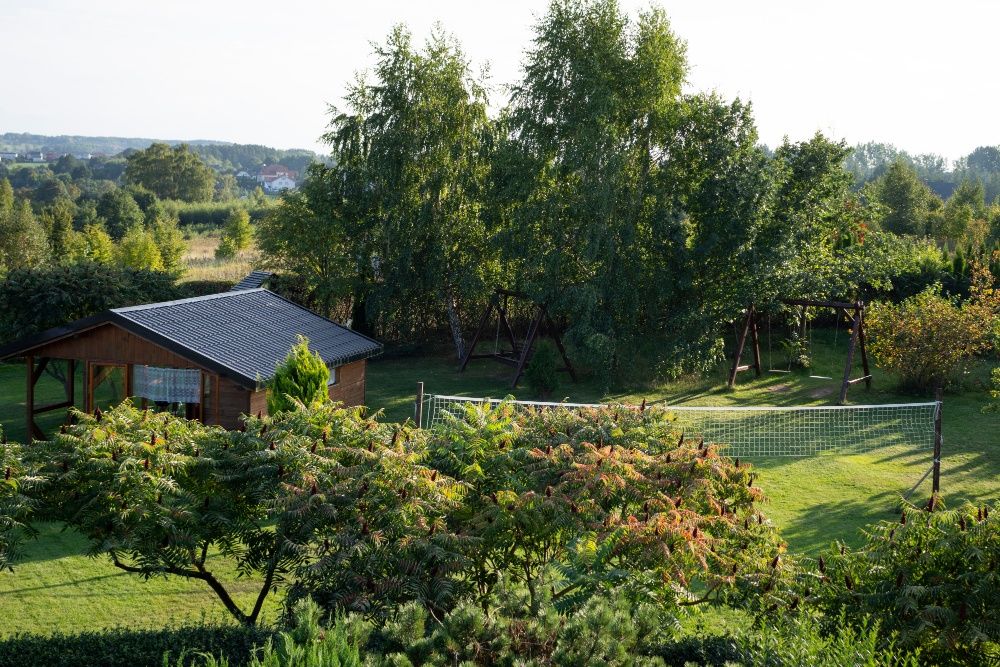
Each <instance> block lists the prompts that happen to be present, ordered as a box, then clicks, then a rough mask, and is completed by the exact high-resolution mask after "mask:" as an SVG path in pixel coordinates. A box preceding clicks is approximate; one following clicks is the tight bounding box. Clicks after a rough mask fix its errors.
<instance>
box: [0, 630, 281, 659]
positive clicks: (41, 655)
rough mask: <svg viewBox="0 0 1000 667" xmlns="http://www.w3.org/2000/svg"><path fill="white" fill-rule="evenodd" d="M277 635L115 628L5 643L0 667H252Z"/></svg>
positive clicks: (19, 637) (26, 637) (0, 648)
mask: <svg viewBox="0 0 1000 667" xmlns="http://www.w3.org/2000/svg"><path fill="white" fill-rule="evenodd" d="M272 634H273V631H272V630H268V629H264V628H259V627H246V626H236V625H180V626H177V627H172V628H164V629H157V630H137V629H132V628H114V629H110V630H102V631H99V632H83V633H80V634H75V635H69V634H55V635H36V634H21V635H14V636H11V637H8V638H6V639H0V667H33V666H34V665H38V666H42V665H44V666H45V667H81V666H82V665H101V666H102V667H119V666H120V667H146V666H147V665H148V667H161V666H162V665H163V662H164V660H163V657H164V655H166V654H169V655H170V656H171V662H173V661H174V660H175V659H176V658H177V656H179V655H180V654H181V653H182V652H185V651H187V652H189V653H190V652H200V653H210V654H212V655H215V656H216V657H225V658H227V659H228V660H229V664H230V665H243V664H245V663H246V662H248V660H249V657H250V655H251V652H252V651H253V649H254V648H255V647H257V646H261V645H263V644H264V643H265V642H266V641H267V639H268V638H269V637H271V636H272Z"/></svg>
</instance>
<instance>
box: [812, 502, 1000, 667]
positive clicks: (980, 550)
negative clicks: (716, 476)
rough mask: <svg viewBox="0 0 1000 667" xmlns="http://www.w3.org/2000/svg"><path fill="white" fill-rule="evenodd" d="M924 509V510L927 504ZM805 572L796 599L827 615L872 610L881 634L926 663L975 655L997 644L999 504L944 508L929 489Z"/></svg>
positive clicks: (855, 617)
mask: <svg viewBox="0 0 1000 667" xmlns="http://www.w3.org/2000/svg"><path fill="white" fill-rule="evenodd" d="M931 509H932V510H933V511H929V510H931ZM865 538H866V539H865V543H864V544H863V545H862V546H861V547H860V548H858V549H849V548H847V547H844V546H841V547H839V548H836V549H834V550H833V551H832V552H830V553H827V554H824V556H823V557H822V558H820V559H819V560H818V561H816V563H815V567H814V568H811V569H810V570H809V571H808V572H805V573H804V576H803V580H802V587H803V588H804V589H807V590H808V591H809V593H808V595H807V594H805V593H803V599H805V600H807V601H808V603H810V604H811V605H812V606H813V607H815V608H818V609H819V610H821V611H822V612H824V614H825V617H826V619H828V621H827V622H828V623H829V622H830V620H831V619H838V618H842V617H843V618H845V619H848V620H850V621H851V623H852V625H853V626H855V627H859V628H861V629H862V630H863V629H864V628H863V627H862V626H860V625H859V622H858V621H859V619H862V618H864V617H866V616H867V617H871V618H877V619H879V621H880V623H881V629H880V634H881V635H882V637H883V640H885V639H886V638H887V637H889V636H891V635H898V639H897V642H898V645H899V646H900V647H902V648H904V649H907V650H916V649H920V650H921V652H922V654H923V655H924V656H925V657H926V658H927V659H928V662H929V664H939V665H945V664H979V663H981V661H982V660H983V655H984V651H986V650H988V649H991V650H992V651H993V652H994V653H1000V650H998V644H1000V598H998V596H997V591H998V590H1000V572H998V564H1000V506H994V507H992V508H990V507H974V506H972V505H965V506H963V507H962V508H961V509H959V510H955V511H944V510H942V508H941V504H940V500H939V499H937V498H935V499H934V501H932V502H931V503H929V504H928V505H927V507H925V508H924V509H918V508H916V507H913V506H910V505H908V506H906V507H905V508H904V509H903V511H902V514H901V515H900V518H899V519H898V520H897V521H882V522H879V523H878V524H876V525H875V526H872V527H870V528H869V529H868V530H866V531H865Z"/></svg>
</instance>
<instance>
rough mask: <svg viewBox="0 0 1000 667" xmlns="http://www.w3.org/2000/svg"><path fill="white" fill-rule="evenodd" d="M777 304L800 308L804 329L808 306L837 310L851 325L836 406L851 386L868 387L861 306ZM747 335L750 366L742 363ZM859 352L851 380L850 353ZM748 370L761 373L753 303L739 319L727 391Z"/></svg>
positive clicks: (810, 302)
mask: <svg viewBox="0 0 1000 667" xmlns="http://www.w3.org/2000/svg"><path fill="white" fill-rule="evenodd" d="M781 302H782V303H784V304H786V305H788V306H796V307H798V308H801V309H802V317H801V321H802V323H803V327H805V321H806V310H807V309H808V308H809V307H816V308H833V309H834V310H835V311H837V317H838V318H840V317H844V318H846V319H847V320H848V321H849V322H850V323H851V340H850V344H849V345H848V348H847V359H846V360H845V362H844V378H843V381H842V382H841V385H840V398H839V400H838V401H837V402H838V403H839V404H840V405H843V404H844V403H846V402H847V390H848V389H850V388H851V385H854V384H857V383H858V382H864V383H865V386H866V387H868V388H869V389H870V388H871V386H872V374H871V370H870V368H869V366H868V348H867V345H866V342H867V341H866V339H865V305H864V303H863V302H861V301H855V302H854V303H847V302H844V301H821V300H814V299H782V300H781ZM748 335H749V336H750V339H751V341H752V351H753V363H752V364H743V363H742V358H743V348H744V347H746V342H747V336H748ZM859 349H860V351H861V365H862V368H863V370H864V374H863V375H861V376H860V377H856V378H852V377H851V374H852V372H853V367H854V354H855V352H856V351H857V350H859ZM751 368H753V369H754V370H755V371H756V373H757V377H760V375H761V372H762V371H761V364H760V344H759V342H758V338H757V311H756V309H755V308H754V306H753V304H750V307H749V308H747V312H746V315H745V317H744V319H743V327H742V328H741V329H740V334H739V337H738V339H737V341H736V352H735V354H734V355H733V365H732V366H731V367H730V370H729V386H730V388H732V387H733V386H734V385H735V384H736V376H737V375H738V374H739V373H740V372H742V371H745V370H749V369H751Z"/></svg>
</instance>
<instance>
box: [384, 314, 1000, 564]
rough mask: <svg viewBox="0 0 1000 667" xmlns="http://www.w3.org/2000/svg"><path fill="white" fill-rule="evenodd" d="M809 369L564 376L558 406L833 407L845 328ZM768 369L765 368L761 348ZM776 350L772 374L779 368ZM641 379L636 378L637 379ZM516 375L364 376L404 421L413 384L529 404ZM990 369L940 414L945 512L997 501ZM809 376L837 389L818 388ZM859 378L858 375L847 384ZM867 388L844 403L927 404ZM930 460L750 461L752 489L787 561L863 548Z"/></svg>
mask: <svg viewBox="0 0 1000 667" xmlns="http://www.w3.org/2000/svg"><path fill="white" fill-rule="evenodd" d="M813 336H814V342H813V367H812V368H811V369H810V370H808V371H795V372H792V373H767V372H765V373H764V375H763V377H761V378H759V379H758V378H755V377H754V376H753V373H752V372H744V373H741V374H740V377H739V382H738V383H737V386H736V388H735V389H734V390H729V389H728V388H727V387H726V369H724V368H719V369H717V371H716V372H715V373H713V374H710V375H709V376H708V377H705V378H688V379H681V380H678V381H676V382H670V383H657V382H650V383H645V384H643V385H642V386H631V387H611V388H608V387H606V386H605V385H607V384H608V383H607V382H606V381H605V380H603V379H602V378H590V379H588V380H586V381H583V382H580V383H578V384H574V383H572V382H570V381H569V378H568V377H565V376H564V381H563V383H562V385H561V386H560V388H559V390H558V391H557V392H556V398H555V399H550V400H560V399H565V400H567V401H569V402H581V403H589V402H615V401H621V402H631V403H636V404H638V403H640V402H641V401H642V400H643V399H645V400H646V401H647V403H652V402H657V403H663V404H666V405H713V406H714V405H719V406H726V405H733V406H735V405H778V406H783V405H834V404H836V401H837V398H838V392H839V390H840V378H842V377H843V364H844V359H845V354H846V347H847V338H846V335H845V333H844V331H843V330H840V331H834V330H825V331H824V330H817V331H816V332H814V334H813ZM762 346H763V349H764V357H765V358H764V366H765V368H769V367H771V364H770V363H769V361H768V358H767V357H768V354H767V346H766V340H765V342H764V343H763V345H762ZM778 357H779V355H778V352H777V346H775V349H774V354H773V365H774V367H778V368H781V369H786V368H787V365H786V364H785V363H784V362H783V361H781V360H779V358H778ZM645 370H646V369H637V371H636V372H637V374H642V375H647V374H646V373H644V372H642V371H645ZM511 371H512V369H511V368H510V367H508V366H505V365H501V364H498V363H495V362H492V361H490V360H483V361H474V362H471V363H470V365H469V367H468V369H467V370H466V371H465V372H464V373H459V372H458V363H457V361H456V360H455V359H454V357H453V356H449V355H448V354H447V353H441V354H437V355H432V356H421V357H414V358H403V359H395V358H392V359H384V360H376V361H374V362H372V363H371V364H370V365H369V370H368V401H367V402H368V405H369V406H370V407H371V408H373V409H382V410H384V411H385V415H386V417H387V418H388V419H393V420H400V419H406V418H408V417H409V418H412V416H413V412H414V399H415V396H416V386H417V382H419V381H422V382H424V384H425V391H426V392H427V393H435V394H450V395H456V396H490V397H493V398H502V397H504V396H506V395H514V396H515V397H517V398H522V399H529V400H530V399H533V398H535V397H534V396H532V393H531V391H530V390H528V389H526V388H524V387H519V388H518V389H517V390H516V391H511V390H510V389H509V388H508V384H509V381H510V376H511ZM987 371H988V365H987V364H983V366H982V367H981V368H979V369H978V370H977V372H976V373H974V374H973V375H971V376H970V377H969V378H968V379H967V385H968V386H969V388H968V389H967V390H966V391H963V392H960V393H949V394H946V395H945V399H944V412H943V416H944V417H943V424H944V426H943V432H944V447H943V449H942V472H941V491H942V493H943V494H944V497H945V501H946V503H948V504H949V505H952V506H957V505H959V504H961V503H962V502H965V501H969V502H974V503H981V502H986V501H997V500H1000V415H997V414H984V413H983V412H982V407H983V405H984V404H985V403H986V401H987V394H986V390H985V387H984V382H985V379H986V375H987ZM810 375H818V376H829V377H831V378H833V379H831V380H824V379H815V378H811V377H810ZM858 375H861V371H860V368H857V369H855V376H858ZM873 375H874V377H873V382H872V385H873V386H872V389H870V390H866V389H865V388H864V385H863V384H861V385H856V386H855V387H852V388H851V391H850V393H849V395H848V401H849V402H850V403H854V404H865V403H873V404H878V403H906V402H918V401H926V400H929V398H928V397H926V396H915V395H910V394H901V393H899V392H898V391H897V390H896V389H895V385H896V380H895V378H893V377H890V376H888V375H887V374H885V373H883V372H880V371H879V370H878V369H874V372H873ZM931 458H932V457H931V452H930V451H928V450H919V449H914V448H909V447H901V446H891V447H886V448H881V449H875V450H874V451H870V452H864V453H857V454H850V455H847V454H836V453H826V454H823V455H819V456H813V457H808V458H755V459H752V463H753V465H754V466H756V467H757V468H758V470H759V472H760V474H761V479H760V482H759V483H760V485H761V487H762V488H763V489H764V491H765V493H766V494H767V496H768V499H769V500H768V504H767V506H766V507H765V511H766V513H767V515H768V516H769V517H770V518H771V519H773V520H774V521H775V523H776V524H777V525H778V526H779V527H780V528H781V530H782V534H783V536H784V538H785V539H786V540H787V541H788V544H789V548H790V549H791V550H792V551H797V552H806V553H815V552H817V551H818V550H820V549H823V548H825V547H827V546H828V545H829V544H830V543H831V542H833V541H834V540H842V541H844V542H847V543H849V544H858V543H859V542H860V541H861V533H860V529H861V528H862V527H863V526H864V525H865V524H868V523H871V522H873V521H877V520H880V519H886V518H890V517H892V516H893V515H894V514H895V512H896V509H897V508H898V507H899V503H900V499H901V497H902V495H903V494H905V493H906V492H907V491H909V490H910V488H911V487H912V486H913V485H914V484H916V483H917V482H918V481H919V480H920V479H921V477H922V476H923V475H924V473H925V472H927V470H928V469H929V468H930V465H931ZM930 489H931V487H930V478H929V477H928V478H927V479H925V480H924V482H923V483H922V484H921V486H920V487H919V488H917V489H916V491H914V493H913V496H912V497H911V500H916V499H926V498H927V496H928V495H929V494H930Z"/></svg>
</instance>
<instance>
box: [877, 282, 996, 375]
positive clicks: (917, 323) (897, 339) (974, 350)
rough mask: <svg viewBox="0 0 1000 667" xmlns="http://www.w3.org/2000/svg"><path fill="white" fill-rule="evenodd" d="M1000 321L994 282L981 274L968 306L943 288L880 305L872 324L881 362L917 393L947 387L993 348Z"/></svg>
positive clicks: (937, 287) (935, 287)
mask: <svg viewBox="0 0 1000 667" xmlns="http://www.w3.org/2000/svg"><path fill="white" fill-rule="evenodd" d="M998 320H1000V296H998V292H997V291H996V290H995V289H993V287H992V277H991V276H990V275H989V274H988V272H986V271H984V270H983V269H982V268H979V269H977V271H976V278H975V280H974V287H973V294H972V296H971V297H970V299H968V300H967V301H965V302H964V303H963V302H960V301H959V300H958V299H957V298H955V297H951V298H949V297H946V296H943V295H942V294H941V287H940V285H935V286H932V287H929V288H927V289H925V290H924V291H923V292H920V293H919V294H917V295H915V296H913V297H910V298H908V299H906V300H904V301H902V302H901V303H899V304H892V303H875V304H872V306H871V307H870V308H869V309H868V313H867V315H866V323H867V330H868V334H869V336H870V337H871V347H870V349H871V352H872V354H873V356H874V357H875V359H876V360H877V361H878V363H879V364H880V365H881V366H882V367H883V368H886V369H888V370H892V371H894V372H895V373H897V375H898V377H899V380H900V382H901V383H902V384H903V385H904V386H907V387H911V388H916V389H933V388H935V387H943V386H944V385H945V384H946V383H948V382H950V381H953V380H955V379H956V374H957V373H958V372H959V371H960V370H962V369H963V367H964V365H965V364H967V363H968V362H969V361H970V360H971V359H972V358H974V357H975V355H977V354H979V353H981V352H983V351H985V350H987V349H989V347H990V346H991V345H992V344H993V342H994V340H993V336H994V332H995V330H996V327H997V321H998Z"/></svg>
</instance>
